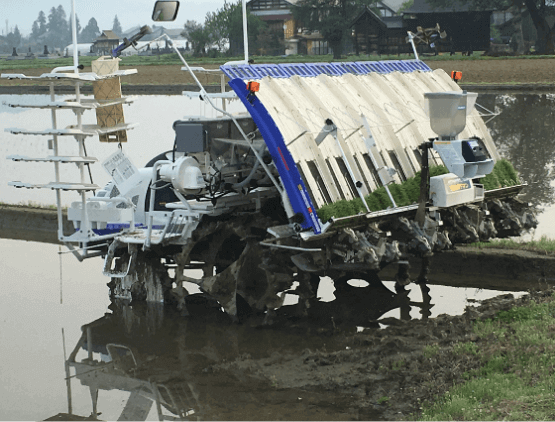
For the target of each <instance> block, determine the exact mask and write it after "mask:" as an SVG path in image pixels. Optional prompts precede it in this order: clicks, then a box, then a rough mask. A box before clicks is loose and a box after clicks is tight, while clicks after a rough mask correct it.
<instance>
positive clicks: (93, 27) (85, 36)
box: [80, 18, 100, 43]
mask: <svg viewBox="0 0 555 422" xmlns="http://www.w3.org/2000/svg"><path fill="white" fill-rule="evenodd" d="M99 36H100V29H98V23H97V22H96V19H95V18H90V19H89V22H88V23H87V26H85V27H84V28H83V31H81V39H80V42H85V43H86V42H93V41H94V40H95V39H97V38H98V37H99Z"/></svg>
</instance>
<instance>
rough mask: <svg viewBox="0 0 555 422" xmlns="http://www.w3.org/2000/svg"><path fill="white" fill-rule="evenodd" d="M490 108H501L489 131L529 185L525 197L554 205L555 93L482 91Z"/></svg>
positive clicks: (482, 102)
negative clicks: (489, 92) (508, 93)
mask: <svg viewBox="0 0 555 422" xmlns="http://www.w3.org/2000/svg"><path fill="white" fill-rule="evenodd" d="M478 101H479V103H480V104H482V105H484V106H485V107H487V108H488V109H490V110H493V109H495V111H496V112H501V114H500V115H499V116H497V117H496V118H495V119H493V120H492V121H491V122H489V123H488V125H487V126H488V128H489V131H490V133H491V135H492V137H493V139H494V141H495V144H496V146H497V148H498V149H499V152H500V154H501V156H502V157H503V158H506V159H508V160H509V161H511V162H512V163H513V165H514V166H515V168H516V169H517V170H518V172H519V174H520V177H521V179H522V180H524V181H526V182H527V183H528V185H529V187H528V188H526V190H525V192H524V193H525V196H524V198H523V199H524V200H526V201H529V202H532V203H533V204H534V205H544V206H546V205H550V204H552V203H553V202H554V201H553V193H554V192H555V189H554V188H553V186H551V182H552V181H553V180H554V179H555V173H554V171H553V165H552V163H553V162H554V160H555V95H553V94H516V95H493V94H487V95H480V99H479V100H478Z"/></svg>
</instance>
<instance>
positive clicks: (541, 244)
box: [469, 236, 555, 255]
mask: <svg viewBox="0 0 555 422" xmlns="http://www.w3.org/2000/svg"><path fill="white" fill-rule="evenodd" d="M469 246H474V247H477V248H480V249H486V248H494V249H520V250H525V251H534V252H541V253H545V254H546V255H550V254H553V253H555V240H554V239H550V238H548V237H547V236H542V237H541V238H540V239H539V240H531V241H529V242H519V241H517V240H512V239H499V240H493V241H491V242H478V243H472V244H470V245H469Z"/></svg>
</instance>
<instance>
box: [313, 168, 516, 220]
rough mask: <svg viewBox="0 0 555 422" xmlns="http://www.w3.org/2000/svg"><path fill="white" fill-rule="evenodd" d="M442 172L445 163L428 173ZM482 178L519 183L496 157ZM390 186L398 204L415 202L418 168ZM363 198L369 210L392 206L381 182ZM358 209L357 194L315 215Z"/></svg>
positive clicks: (496, 184) (495, 184)
mask: <svg viewBox="0 0 555 422" xmlns="http://www.w3.org/2000/svg"><path fill="white" fill-rule="evenodd" d="M445 173H447V168H446V167H445V166H434V167H430V176H431V177H434V176H439V175H441V174H445ZM481 181H482V183H483V184H484V188H485V189H486V190H491V189H497V188H500V187H505V186H513V185H516V184H518V183H520V181H519V178H518V174H517V172H516V170H515V169H514V167H513V166H512V164H511V163H510V162H509V161H507V160H505V159H502V160H499V161H497V163H495V167H494V169H493V171H492V172H491V173H490V174H488V175H487V176H486V177H484V178H483V179H482V180H481ZM389 190H390V192H391V195H392V196H393V199H394V200H395V203H396V204H397V206H405V205H410V204H414V203H416V202H417V201H418V197H419V196H420V172H418V173H416V175H415V176H414V177H411V178H410V179H407V180H406V181H405V182H403V183H401V184H391V185H389ZM365 200H366V203H367V204H368V208H370V210H371V211H380V210H384V209H386V208H388V207H392V203H391V201H390V199H389V196H388V195H387V192H386V190H385V188H384V187H383V186H382V187H380V188H378V189H376V190H375V191H373V192H372V193H370V195H367V196H366V197H365ZM361 212H363V213H364V212H366V208H365V207H364V204H363V203H362V199H360V198H356V199H353V200H350V201H347V200H341V201H337V202H334V203H333V204H327V205H324V206H323V207H321V208H320V209H318V211H317V213H318V217H319V218H320V220H322V221H328V220H329V219H330V218H332V217H335V218H340V217H348V216H351V215H356V214H358V213H361Z"/></svg>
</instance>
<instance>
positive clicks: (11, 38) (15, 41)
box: [6, 25, 21, 49]
mask: <svg viewBox="0 0 555 422" xmlns="http://www.w3.org/2000/svg"><path fill="white" fill-rule="evenodd" d="M6 42H7V43H8V47H10V48H11V49H13V48H14V47H15V48H18V47H19V46H20V44H21V33H20V32H19V28H18V27H17V25H16V26H15V28H14V30H13V31H12V32H10V33H9V34H8V35H6Z"/></svg>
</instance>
